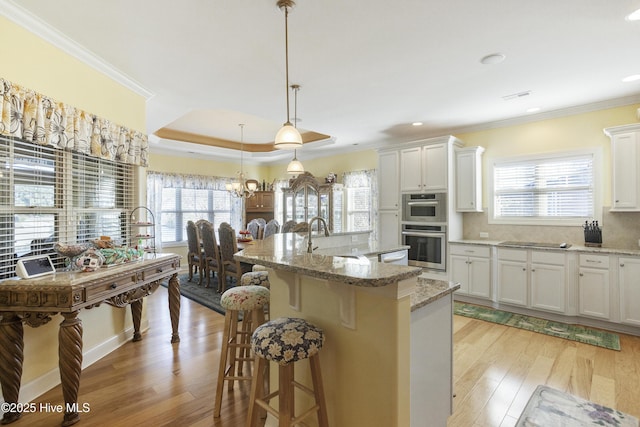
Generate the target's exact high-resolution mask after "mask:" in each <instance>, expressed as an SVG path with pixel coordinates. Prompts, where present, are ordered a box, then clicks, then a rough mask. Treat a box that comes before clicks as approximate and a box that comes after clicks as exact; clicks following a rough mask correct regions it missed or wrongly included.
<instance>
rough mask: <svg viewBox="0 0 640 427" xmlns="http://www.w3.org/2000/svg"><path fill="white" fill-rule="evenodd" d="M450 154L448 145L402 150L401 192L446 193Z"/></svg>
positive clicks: (441, 144)
mask: <svg viewBox="0 0 640 427" xmlns="http://www.w3.org/2000/svg"><path fill="white" fill-rule="evenodd" d="M448 153H449V144H448V143H440V144H429V145H424V146H420V147H411V148H405V149H403V150H400V191H402V192H405V193H408V192H415V193H420V192H439V191H446V190H447V188H448V186H447V183H448V165H449V159H448Z"/></svg>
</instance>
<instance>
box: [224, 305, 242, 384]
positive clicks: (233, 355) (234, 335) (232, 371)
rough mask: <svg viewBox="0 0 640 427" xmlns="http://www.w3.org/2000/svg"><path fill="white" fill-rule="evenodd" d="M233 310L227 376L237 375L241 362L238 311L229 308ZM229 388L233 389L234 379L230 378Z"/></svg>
mask: <svg viewBox="0 0 640 427" xmlns="http://www.w3.org/2000/svg"><path fill="white" fill-rule="evenodd" d="M227 311H231V328H230V329H231V330H230V331H229V340H228V341H229V347H228V348H229V356H228V357H229V368H228V371H227V373H226V375H227V376H232V377H233V376H235V375H236V372H237V370H240V371H241V370H242V369H238V365H239V363H241V362H239V361H238V346H237V344H238V311H236V310H227ZM228 390H229V391H231V390H233V380H232V379H230V380H229V387H228Z"/></svg>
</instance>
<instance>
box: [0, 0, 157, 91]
mask: <svg viewBox="0 0 640 427" xmlns="http://www.w3.org/2000/svg"><path fill="white" fill-rule="evenodd" d="M0 14H1V15H3V16H4V17H6V18H7V19H9V20H10V21H13V22H14V23H16V24H17V25H19V26H21V27H22V28H24V29H25V30H27V31H29V32H31V33H33V34H35V35H36V36H38V37H40V38H42V39H43V40H45V41H46V42H48V43H50V44H52V45H53V46H55V47H57V48H59V49H60V50H62V51H63V52H65V53H67V54H69V55H71V56H73V57H74V58H76V59H78V60H79V61H81V62H82V63H84V64H86V65H88V66H90V67H92V68H94V69H95V70H97V71H99V72H101V73H103V74H105V75H106V76H107V77H109V78H111V79H113V80H114V81H116V82H117V83H119V84H121V85H122V86H124V87H126V88H127V89H130V90H131V91H133V92H135V93H137V94H138V95H140V96H142V97H144V98H145V99H146V100H147V101H148V100H149V99H151V98H152V97H153V96H154V95H155V94H154V93H153V92H151V91H150V90H149V89H147V88H145V87H144V86H142V85H141V84H140V83H138V82H136V81H135V80H134V79H132V78H131V77H129V76H127V75H126V74H124V73H123V72H121V71H120V70H118V69H117V68H115V67H113V66H112V65H110V64H109V63H107V62H106V61H105V60H103V59H102V58H100V57H98V56H97V55H95V54H94V53H93V52H91V51H90V50H88V49H87V48H85V47H84V46H82V45H80V44H79V43H77V42H75V41H73V40H71V39H70V38H69V37H67V36H66V35H64V34H63V33H61V32H60V31H58V30H56V29H54V28H53V27H51V26H50V25H49V24H47V23H46V22H45V21H43V20H42V19H40V18H38V17H37V16H35V15H33V14H32V13H30V12H28V11H27V10H25V9H24V8H22V7H21V6H19V5H18V4H16V3H15V2H14V1H12V0H0Z"/></svg>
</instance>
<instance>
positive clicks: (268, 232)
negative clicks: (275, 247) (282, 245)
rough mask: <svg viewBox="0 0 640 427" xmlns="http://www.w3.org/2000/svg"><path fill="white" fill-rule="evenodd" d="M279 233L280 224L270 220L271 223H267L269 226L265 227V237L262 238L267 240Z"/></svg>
mask: <svg viewBox="0 0 640 427" xmlns="http://www.w3.org/2000/svg"><path fill="white" fill-rule="evenodd" d="M279 231H280V224H279V223H278V221H277V220H275V219H272V220H269V222H267V225H265V227H264V235H263V236H262V238H263V239H266V238H267V237H269V236H272V235H274V234H276V233H278V232H279Z"/></svg>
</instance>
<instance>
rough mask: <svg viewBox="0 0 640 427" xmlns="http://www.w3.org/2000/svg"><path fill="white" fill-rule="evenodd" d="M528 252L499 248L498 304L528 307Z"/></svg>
mask: <svg viewBox="0 0 640 427" xmlns="http://www.w3.org/2000/svg"><path fill="white" fill-rule="evenodd" d="M528 273H529V272H528V269H527V251H526V250H523V249H504V248H498V277H497V279H498V302H503V303H506V304H514V305H521V306H525V307H526V306H527V305H528V303H529V301H528V298H527V294H528V292H527V290H528V288H529V274H528Z"/></svg>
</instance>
